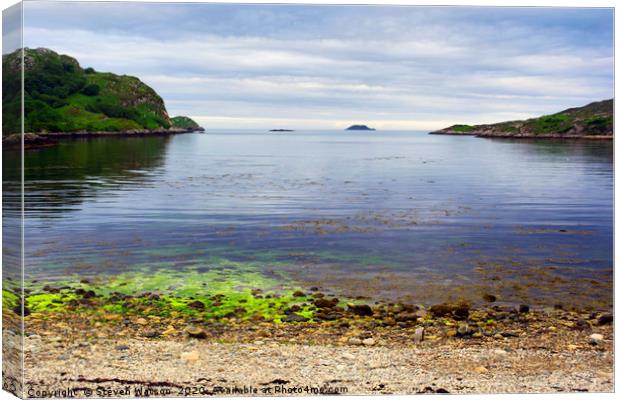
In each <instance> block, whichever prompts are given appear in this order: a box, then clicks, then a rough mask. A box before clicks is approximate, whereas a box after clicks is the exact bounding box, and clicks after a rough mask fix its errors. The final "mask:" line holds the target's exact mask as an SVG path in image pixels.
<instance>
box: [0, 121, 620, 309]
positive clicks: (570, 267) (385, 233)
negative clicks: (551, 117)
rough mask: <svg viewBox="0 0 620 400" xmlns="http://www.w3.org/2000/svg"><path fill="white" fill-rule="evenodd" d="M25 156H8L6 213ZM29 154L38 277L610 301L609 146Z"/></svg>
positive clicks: (96, 147) (203, 139)
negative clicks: (150, 273) (276, 283)
mask: <svg viewBox="0 0 620 400" xmlns="http://www.w3.org/2000/svg"><path fill="white" fill-rule="evenodd" d="M18 163H19V159H18V157H17V154H15V153H5V154H4V165H3V167H4V171H5V172H4V192H5V193H4V200H5V205H4V207H5V214H6V215H5V223H7V224H8V223H9V222H10V219H11V215H12V214H11V213H12V209H11V207H12V206H11V204H14V199H15V183H14V182H15V181H16V180H17V179H18V175H16V174H17V173H18V169H17V166H18ZM25 165H26V170H25V177H26V178H25V179H26V183H25V190H26V194H25V199H26V210H25V215H26V221H25V236H26V250H25V254H26V266H27V274H28V276H27V278H29V279H45V278H47V279H53V278H54V277H56V276H61V275H72V274H80V275H94V274H113V273H118V272H123V271H130V270H132V268H144V267H145V266H146V267H148V268H158V267H162V268H174V269H180V270H182V269H183V268H186V267H187V266H196V265H200V264H201V263H204V264H208V265H211V266H213V265H214V264H217V262H216V261H214V260H217V259H226V260H232V261H235V262H254V263H259V264H260V265H262V266H263V267H262V268H264V271H265V273H269V272H273V269H274V268H277V269H279V270H282V271H284V272H286V274H287V276H288V277H290V279H294V280H296V281H298V282H301V283H302V284H303V285H315V284H318V285H321V286H323V287H325V288H329V289H330V290H332V291H334V292H338V293H343V294H346V295H359V294H363V295H371V296H377V297H383V298H408V299H413V300H418V301H423V300H427V299H428V300H436V299H441V298H444V297H450V296H452V297H455V296H465V297H471V298H472V299H476V298H479V297H480V295H481V293H483V292H493V293H494V294H498V295H500V296H501V297H502V299H505V300H506V301H526V300H527V301H533V302H537V301H538V302H541V303H545V302H550V301H554V299H557V296H558V295H563V296H564V297H566V298H570V299H573V300H575V301H582V302H586V301H588V302H598V303H597V304H603V303H606V302H611V296H612V293H611V290H610V286H611V281H612V278H611V275H612V266H613V260H612V255H613V247H612V246H613V243H612V222H613V221H612V215H613V209H612V208H613V197H612V196H613V146H612V143H603V142H566V143H562V142H554V141H538V142H534V141H507V140H491V139H480V138H473V137H453V136H432V135H427V134H425V132H368V133H366V132H340V131H333V132H293V133H262V132H246V133H235V132H209V133H208V134H187V135H179V136H174V137H152V138H132V139H127V138H121V139H114V138H101V139H93V140H80V141H68V142H63V143H61V144H59V145H58V146H55V147H50V148H46V149H39V150H31V151H28V152H27V153H26V158H25ZM5 247H6V246H5ZM5 252H6V249H5Z"/></svg>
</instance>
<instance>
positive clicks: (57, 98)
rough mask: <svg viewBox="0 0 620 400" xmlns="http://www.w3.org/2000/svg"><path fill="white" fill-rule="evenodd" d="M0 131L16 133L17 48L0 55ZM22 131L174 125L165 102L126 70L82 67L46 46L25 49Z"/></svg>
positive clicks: (64, 130) (18, 54)
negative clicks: (116, 71)
mask: <svg viewBox="0 0 620 400" xmlns="http://www.w3.org/2000/svg"><path fill="white" fill-rule="evenodd" d="M2 66H3V74H2V82H3V87H4V90H3V114H4V119H3V126H2V133H3V136H4V135H8V134H11V133H18V132H20V121H19V103H20V85H19V83H20V74H21V72H20V53H19V50H18V51H16V52H14V53H11V54H7V55H3V57H2ZM24 91H25V93H24V111H25V120H24V123H25V132H35V133H45V132H77V131H89V132H97V131H108V132H121V131H128V130H136V129H149V130H155V129H162V128H169V127H171V126H172V123H171V120H170V118H169V117H168V113H167V112H166V108H165V106H164V101H163V100H162V98H161V97H160V96H159V95H158V94H157V93H156V92H155V91H154V90H153V89H152V88H151V87H149V86H148V85H146V84H144V83H143V82H141V81H140V80H139V79H138V78H136V77H133V76H127V75H116V74H112V73H105V72H97V71H95V70H93V69H92V68H85V69H84V68H82V67H81V66H80V64H79V63H78V61H77V60H75V59H74V58H72V57H69V56H66V55H60V54H58V53H56V52H54V51H52V50H49V49H43V48H39V49H25V50H24Z"/></svg>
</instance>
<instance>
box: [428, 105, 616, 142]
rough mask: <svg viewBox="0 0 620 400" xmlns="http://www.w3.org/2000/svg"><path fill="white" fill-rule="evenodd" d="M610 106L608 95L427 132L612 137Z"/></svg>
mask: <svg viewBox="0 0 620 400" xmlns="http://www.w3.org/2000/svg"><path fill="white" fill-rule="evenodd" d="M613 110H614V101H613V99H609V100H603V101H597V102H594V103H590V104H588V105H586V106H583V107H576V108H569V109H567V110H564V111H561V112H559V113H556V114H551V115H544V116H542V117H539V118H531V119H527V120H523V121H508V122H500V123H497V124H487V125H452V126H450V127H448V128H444V129H441V130H438V131H434V132H430V133H431V134H436V135H474V136H481V137H508V138H565V139H580V138H583V139H611V138H612V137H613V134H614V133H613V130H614V126H613V120H614V115H613Z"/></svg>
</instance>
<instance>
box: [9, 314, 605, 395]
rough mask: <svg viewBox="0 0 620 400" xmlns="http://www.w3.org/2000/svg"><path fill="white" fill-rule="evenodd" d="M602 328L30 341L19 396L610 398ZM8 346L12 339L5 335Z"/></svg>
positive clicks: (39, 339) (37, 337)
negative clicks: (492, 334)
mask: <svg viewBox="0 0 620 400" xmlns="http://www.w3.org/2000/svg"><path fill="white" fill-rule="evenodd" d="M611 330H612V329H611V327H610V326H607V327H603V328H601V329H597V331H598V332H602V333H596V334H592V333H591V331H570V330H559V331H556V332H552V333H550V334H549V335H543V336H540V335H538V336H536V337H527V336H526V337H518V338H512V337H508V338H504V339H503V340H499V339H488V338H485V339H481V340H476V339H460V338H437V339H431V340H425V341H423V342H422V343H419V344H417V345H414V344H411V345H402V344H394V343H386V342H385V341H383V340H378V341H377V342H376V343H371V344H367V345H364V344H361V345H350V344H301V343H282V342H281V341H276V340H272V339H270V338H266V339H264V340H255V341H254V342H252V343H227V342H221V341H220V342H218V341H213V340H200V339H193V338H185V339H175V340H166V339H163V340H161V339H160V340H148V339H141V338H127V339H119V340H116V341H112V340H110V339H109V338H100V339H92V340H89V341H79V340H74V341H66V340H65V339H64V338H59V337H46V336H44V335H42V336H39V335H32V336H30V337H27V338H26V345H25V355H26V369H27V371H26V387H25V390H26V392H27V394H29V395H30V396H31V397H45V396H49V393H54V391H58V392H56V393H62V391H63V390H64V391H66V390H69V389H70V390H76V391H77V392H76V395H78V396H79V394H80V393H81V392H84V391H86V392H84V393H87V394H88V393H90V394H91V395H94V396H97V397H107V396H114V397H125V396H132V397H133V396H136V395H138V394H140V393H142V394H144V391H146V390H150V391H151V392H150V393H151V394H159V395H165V396H177V395H195V396H201V395H202V396H204V395H214V394H219V395H281V394H287V395H311V394H320V393H330V392H331V393H333V392H338V393H344V394H405V393H442V392H450V393H526V392H527V393H531V392H584V391H589V392H610V391H613V389H614V385H613V335H612V333H611ZM592 335H601V337H603V339H600V337H599V336H595V338H597V340H596V341H594V340H593V339H592V337H591V336H592ZM9 336H10V335H9ZM7 339H8V340H9V341H11V340H13V339H16V337H15V338H11V337H7V334H6V332H5V340H7ZM367 343H370V342H367ZM28 391H30V392H28ZM141 391H142V392H141Z"/></svg>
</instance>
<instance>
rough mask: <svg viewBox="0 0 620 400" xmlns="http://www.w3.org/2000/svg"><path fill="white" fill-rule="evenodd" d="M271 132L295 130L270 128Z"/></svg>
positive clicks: (292, 130) (290, 130) (291, 130)
mask: <svg viewBox="0 0 620 400" xmlns="http://www.w3.org/2000/svg"><path fill="white" fill-rule="evenodd" d="M269 132H295V130H294V129H270V130H269Z"/></svg>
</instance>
